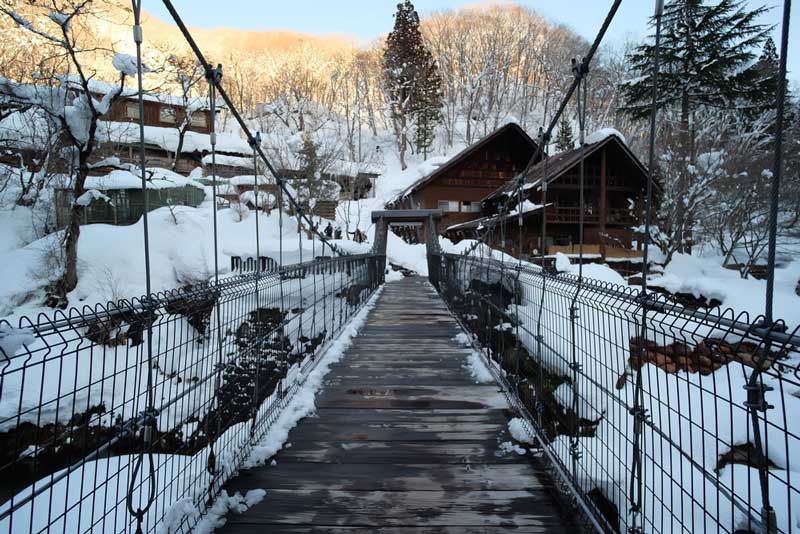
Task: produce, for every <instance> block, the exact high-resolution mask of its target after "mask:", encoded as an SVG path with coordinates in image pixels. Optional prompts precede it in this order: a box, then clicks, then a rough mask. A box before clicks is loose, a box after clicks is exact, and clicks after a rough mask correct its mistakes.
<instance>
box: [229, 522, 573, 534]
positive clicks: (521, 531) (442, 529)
mask: <svg viewBox="0 0 800 534" xmlns="http://www.w3.org/2000/svg"><path fill="white" fill-rule="evenodd" d="M264 527H265V525H264V524H263V523H254V524H250V523H238V522H237V523H236V528H235V530H236V532H240V533H241V534H265V530H264ZM268 532H269V534H297V533H311V534H318V533H330V534H367V533H368V534H503V533H510V534H542V533H548V534H574V533H575V532H576V529H575V527H572V526H566V527H560V526H552V525H548V526H547V527H540V526H522V527H518V526H514V527H491V526H489V527H487V526H481V527H471V526H464V525H461V526H457V527H450V526H437V527H406V526H400V527H349V526H347V527H340V526H332V525H324V526H319V527H317V526H313V525H303V526H293V525H272V524H270V525H269V531H268Z"/></svg>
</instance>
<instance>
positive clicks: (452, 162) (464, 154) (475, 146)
mask: <svg viewBox="0 0 800 534" xmlns="http://www.w3.org/2000/svg"><path fill="white" fill-rule="evenodd" d="M508 131H513V132H515V133H517V134H518V135H519V136H520V137H521V138H522V139H523V141H525V142H526V143H528V144H530V146H531V148H532V149H533V153H534V154H535V153H536V151H537V150H538V148H539V147H538V145H537V144H536V141H534V140H533V139H531V137H530V136H529V135H528V134H527V132H525V130H523V129H522V127H520V125H519V124H517V123H515V122H509V123H508V124H506V125H505V126H502V127H500V128H498V129H497V130H495V131H493V132H492V133H490V134H489V135H487V136H486V137H484V138H483V139H481V140H480V141H476V142H474V143H472V144H471V145H469V146H468V147H467V148H465V149H464V150H462V151H461V152H459V153H458V154H456V155H455V156H453V157H452V158H450V159H449V160H448V161H447V163H445V164H444V165H442V166H440V167H439V168H437V169H436V170H435V171H433V172H432V173H430V174H428V175H427V176H423V177H422V178H420V179H419V180H417V181H416V182H414V183H413V184H411V185H410V186H409V187H407V188H406V190H405V191H403V192H402V193H401V194H400V195H398V196H397V197H396V198H394V199H392V201H391V202H389V203H388V204H392V203H394V202H397V201H398V200H400V199H402V198H404V197H406V196H408V195H410V194H411V193H413V192H414V191H416V190H417V189H419V188H420V187H422V186H424V185H426V184H428V183H430V182H432V181H433V180H435V179H436V178H438V177H439V176H441V175H442V174H444V173H445V172H447V171H448V170H450V169H452V168H453V167H455V166H456V165H458V164H459V163H461V162H462V161H464V160H465V159H467V158H468V157H470V156H471V155H472V154H474V153H475V152H476V151H478V150H480V149H481V148H483V147H484V146H486V145H487V144H489V143H490V142H492V141H493V140H494V139H495V138H497V137H499V136H501V135H503V134H504V133H506V132H508Z"/></svg>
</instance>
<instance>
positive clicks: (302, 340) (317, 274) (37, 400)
mask: <svg viewBox="0 0 800 534" xmlns="http://www.w3.org/2000/svg"><path fill="white" fill-rule="evenodd" d="M382 274H383V258H381V257H378V256H372V255H362V256H346V257H335V258H329V257H328V258H323V259H319V260H316V261H311V262H306V263H303V264H295V265H290V266H285V267H282V268H276V269H271V270H269V271H266V270H264V269H260V270H257V271H252V272H245V271H244V270H242V269H240V270H239V271H238V272H237V273H236V274H235V275H233V276H230V277H226V278H222V279H220V281H219V283H218V284H214V283H208V284H203V285H196V286H193V287H186V288H183V289H181V290H176V291H170V292H165V293H161V294H157V295H151V296H149V297H143V298H141V299H136V300H132V301H121V302H117V303H113V304H111V303H110V304H109V305H107V306H104V307H95V308H91V309H90V308H85V309H83V310H78V309H71V310H65V311H63V312H62V311H60V312H57V313H55V314H54V315H52V316H45V315H40V316H39V317H37V318H35V319H30V318H23V319H21V320H20V321H19V323H18V324H16V325H13V326H12V325H9V324H8V323H5V322H0V488H2V489H0V492H1V493H0V495H2V497H0V498H1V499H2V501H3V502H2V504H0V532H44V531H47V532H133V530H134V529H135V527H136V525H137V518H136V517H135V514H136V513H137V512H138V511H140V510H142V511H144V512H142V517H141V518H139V519H140V522H141V525H142V527H143V531H144V532H155V531H157V530H159V529H160V530H161V531H165V532H166V531H169V532H180V531H185V530H188V529H190V528H191V527H193V526H194V525H195V524H196V523H197V521H198V520H200V519H201V516H202V514H203V513H204V512H205V511H206V508H207V506H208V503H209V502H211V501H212V500H213V499H214V498H215V497H216V495H217V494H218V493H219V492H220V491H221V488H222V485H223V484H224V482H225V481H226V480H227V479H228V478H229V477H230V476H231V475H232V474H233V473H235V472H236V470H237V469H239V468H240V467H241V466H242V465H243V463H244V462H247V461H250V462H251V463H252V462H253V461H254V460H253V458H252V457H251V456H252V454H253V451H254V450H260V451H261V452H260V453H259V454H261V453H263V450H262V449H264V447H261V448H260V449H259V447H258V446H257V445H258V443H259V440H260V439H262V438H266V439H267V440H269V439H271V438H270V436H271V433H274V430H273V427H274V424H275V422H276V421H279V420H280V417H281V412H282V409H283V408H284V407H285V406H286V405H287V403H289V402H290V401H291V397H292V395H293V392H294V391H295V390H296V389H297V388H298V387H299V385H300V384H302V383H303V381H304V380H306V379H307V377H308V376H309V373H310V372H311V370H312V369H313V367H314V365H315V362H316V361H317V360H318V358H317V356H319V355H320V354H322V353H323V352H324V351H325V350H326V349H327V347H328V345H329V343H330V342H331V341H332V340H333V339H334V337H335V336H336V335H337V333H338V332H339V331H340V330H341V328H342V327H343V326H344V325H345V324H346V323H347V322H348V320H349V319H350V318H351V317H352V316H353V315H354V314H355V313H356V312H357V311H358V310H359V309H360V308H361V307H362V306H363V305H364V303H365V302H367V300H368V299H369V297H370V295H372V294H373V293H374V292H375V290H376V289H377V287H378V286H379V285H380V283H381V282H382ZM217 311H219V313H216V312H217ZM148 326H150V328H148ZM148 331H151V332H152V338H151V339H152V346H153V362H154V364H153V369H152V374H153V377H154V379H153V380H152V383H151V384H150V385H149V387H148V381H147V380H146V377H147V375H148V371H149V370H148V369H147V361H148V358H147V350H146V346H147V341H148V340H147V335H148ZM220 362H221V363H220ZM150 396H151V397H150ZM148 398H152V399H153V403H152V405H153V406H155V408H156V409H155V410H152V411H150V410H146V409H145V407H146V406H148V405H149V403H148ZM279 430H280V429H279Z"/></svg>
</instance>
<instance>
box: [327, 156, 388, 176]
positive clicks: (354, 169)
mask: <svg viewBox="0 0 800 534" xmlns="http://www.w3.org/2000/svg"><path fill="white" fill-rule="evenodd" d="M383 171H384V166H383V165H380V164H378V163H370V162H363V161H362V162H358V161H346V160H343V159H336V160H333V161H332V162H331V163H330V165H328V167H327V168H326V169H325V171H324V172H325V173H326V174H336V175H341V176H350V177H352V178H355V177H356V176H358V175H359V174H375V175H378V174H381V173H382V172H383Z"/></svg>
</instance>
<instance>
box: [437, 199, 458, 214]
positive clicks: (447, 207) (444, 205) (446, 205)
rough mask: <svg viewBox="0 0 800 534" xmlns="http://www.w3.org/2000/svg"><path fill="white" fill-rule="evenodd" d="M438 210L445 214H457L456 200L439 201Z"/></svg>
mask: <svg viewBox="0 0 800 534" xmlns="http://www.w3.org/2000/svg"><path fill="white" fill-rule="evenodd" d="M439 209H440V210H442V211H445V212H454V211H455V212H457V211H458V200H440V201H439Z"/></svg>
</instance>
